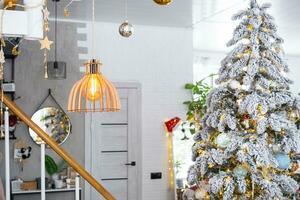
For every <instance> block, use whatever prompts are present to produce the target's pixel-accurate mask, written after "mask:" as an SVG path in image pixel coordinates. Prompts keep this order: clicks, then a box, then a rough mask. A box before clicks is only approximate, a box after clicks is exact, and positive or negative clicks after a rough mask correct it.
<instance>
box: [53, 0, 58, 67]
mask: <svg viewBox="0 0 300 200" xmlns="http://www.w3.org/2000/svg"><path fill="white" fill-rule="evenodd" d="M54 29H55V32H54V41H55V47H54V61H55V62H56V61H57V0H55V23H54Z"/></svg>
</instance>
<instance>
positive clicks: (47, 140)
mask: <svg viewBox="0 0 300 200" xmlns="http://www.w3.org/2000/svg"><path fill="white" fill-rule="evenodd" d="M0 99H2V92H1V90H0ZM3 103H4V104H5V105H6V106H7V107H8V108H9V109H10V111H12V112H13V113H14V114H15V115H16V116H17V117H19V118H20V119H21V120H22V121H23V122H24V123H25V124H26V125H27V126H29V127H30V128H31V129H32V130H33V131H34V132H35V133H36V134H37V135H38V136H39V137H40V138H41V139H42V140H43V141H44V142H45V143H46V144H48V145H49V146H50V147H51V148H52V149H53V150H54V151H55V152H56V153H57V154H58V155H59V156H60V157H61V158H63V159H64V160H65V161H66V162H67V163H68V164H69V165H70V166H71V167H72V168H73V169H74V170H75V171H76V172H77V173H78V174H80V176H81V177H82V178H84V179H85V180H86V181H87V182H89V183H90V184H91V186H92V187H94V188H95V189H96V190H97V191H98V192H99V193H100V194H101V195H102V196H103V197H104V198H105V199H107V200H116V198H114V197H113V196H112V194H110V193H109V192H108V191H107V190H106V189H105V188H104V187H103V186H102V185H101V184H100V183H99V182H98V181H97V180H96V179H95V178H94V177H93V176H92V175H90V174H89V173H88V172H87V171H86V170H85V169H84V168H83V167H82V166H81V165H80V164H79V163H77V162H76V161H75V160H74V159H73V158H72V156H70V154H68V153H67V152H66V151H65V150H64V149H62V148H61V147H60V146H59V145H58V144H57V143H56V142H55V141H54V140H53V139H52V138H51V137H49V136H48V135H47V134H46V133H45V132H44V131H43V130H42V129H41V128H40V127H39V126H38V125H36V124H35V123H34V122H33V121H32V120H31V119H30V118H29V117H28V116H27V114H26V113H24V112H23V111H22V110H21V109H20V108H19V106H18V105H17V104H15V103H14V102H13V101H11V100H10V99H9V98H8V97H7V96H5V95H3Z"/></svg>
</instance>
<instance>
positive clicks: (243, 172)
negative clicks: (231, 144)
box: [233, 165, 248, 177]
mask: <svg viewBox="0 0 300 200" xmlns="http://www.w3.org/2000/svg"><path fill="white" fill-rule="evenodd" d="M233 173H234V175H236V176H240V177H246V176H247V174H248V172H247V169H246V168H245V167H243V166H241V165H238V166H236V167H235V168H234V169H233Z"/></svg>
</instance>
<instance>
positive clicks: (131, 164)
mask: <svg viewBox="0 0 300 200" xmlns="http://www.w3.org/2000/svg"><path fill="white" fill-rule="evenodd" d="M125 165H127V166H135V165H136V162H135V161H132V162H130V163H126V164H125Z"/></svg>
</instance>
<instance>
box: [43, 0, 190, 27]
mask: <svg viewBox="0 0 300 200" xmlns="http://www.w3.org/2000/svg"><path fill="white" fill-rule="evenodd" d="M48 2H49V4H48V7H49V9H50V10H53V9H51V8H53V3H52V2H51V0H49V1H48ZM68 2H70V0H61V2H59V11H58V12H59V14H60V15H61V16H62V15H63V7H64V6H65V5H66V4H67V3H68ZM125 2H126V0H95V11H96V20H97V21H105V22H116V23H120V22H122V21H124V20H125ZM127 8H128V19H129V21H130V22H131V23H132V24H142V25H155V26H175V27H185V26H186V27H187V26H191V25H192V14H193V12H192V0H174V1H173V2H172V4H170V5H168V6H159V5H157V4H155V3H154V1H153V0H127ZM69 10H70V12H71V15H70V17H69V18H70V19H74V20H91V18H92V12H91V11H92V0H76V1H74V2H73V3H72V4H71V5H70V7H69ZM52 13H53V12H52Z"/></svg>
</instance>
